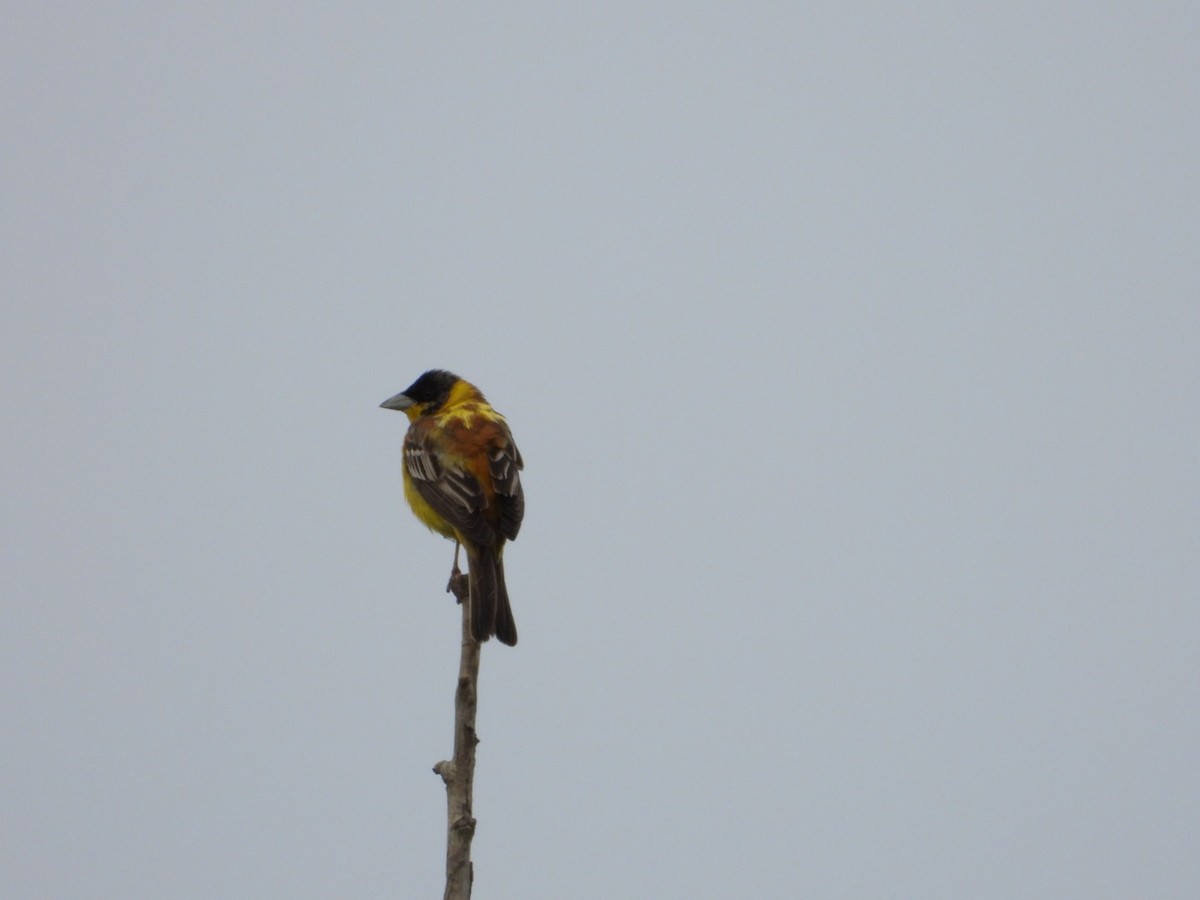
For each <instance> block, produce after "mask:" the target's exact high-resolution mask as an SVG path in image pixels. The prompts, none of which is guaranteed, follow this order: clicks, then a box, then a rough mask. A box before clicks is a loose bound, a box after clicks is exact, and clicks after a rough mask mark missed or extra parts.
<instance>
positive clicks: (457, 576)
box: [446, 564, 471, 603]
mask: <svg viewBox="0 0 1200 900" xmlns="http://www.w3.org/2000/svg"><path fill="white" fill-rule="evenodd" d="M470 590H471V587H470V583H469V582H468V580H467V576H466V575H464V574H463V573H462V572H461V571H460V570H459V568H458V565H457V564H456V565H455V566H454V569H453V570H451V572H450V581H449V582H447V583H446V593H447V594H453V595H454V599H455V601H456V602H458V603H462V602H463V600H465V599H466V598H467V597H468V596H469V594H470Z"/></svg>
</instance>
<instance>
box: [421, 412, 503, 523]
mask: <svg viewBox="0 0 1200 900" xmlns="http://www.w3.org/2000/svg"><path fill="white" fill-rule="evenodd" d="M404 468H405V470H406V471H407V472H408V476H409V478H410V479H411V480H412V484H413V487H415V488H416V489H417V493H418V494H420V495H421V498H422V499H423V500H424V501H425V502H426V503H428V504H429V505H430V506H431V507H432V508H433V510H434V512H436V513H437V514H438V515H439V516H441V517H442V518H443V519H445V520H446V521H447V522H449V523H450V524H451V525H452V526H453V527H454V528H455V529H457V530H458V531H459V532H460V533H461V534H462V535H463V536H465V537H466V538H467V539H469V540H471V541H474V542H475V543H477V544H481V545H483V546H490V545H491V544H494V543H495V542H496V532H495V531H494V530H493V529H492V526H491V525H490V524H489V523H488V520H487V519H486V518H485V517H484V514H483V510H484V506H485V498H484V495H483V488H482V487H481V486H480V484H479V481H478V480H477V479H476V478H475V476H474V475H472V474H471V473H470V472H469V471H467V470H466V469H460V468H455V467H452V466H448V465H445V464H444V463H443V462H442V461H441V460H440V459H439V456H438V454H437V453H436V452H435V451H434V448H433V447H432V446H431V444H430V442H429V441H428V439H426V438H425V436H423V435H422V434H421V433H419V432H418V433H413V431H410V432H409V434H408V436H407V437H405V439H404Z"/></svg>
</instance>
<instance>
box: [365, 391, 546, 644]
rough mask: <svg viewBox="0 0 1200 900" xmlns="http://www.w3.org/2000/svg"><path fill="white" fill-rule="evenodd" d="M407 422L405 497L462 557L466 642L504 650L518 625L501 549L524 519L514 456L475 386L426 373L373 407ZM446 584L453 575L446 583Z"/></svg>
mask: <svg viewBox="0 0 1200 900" xmlns="http://www.w3.org/2000/svg"><path fill="white" fill-rule="evenodd" d="M379 405H380V406H381V407H382V408H383V409H394V410H398V411H400V412H403V413H404V414H405V415H406V416H408V421H409V423H410V424H409V426H408V432H407V434H405V436H404V451H403V460H404V462H403V476H404V497H405V499H406V500H407V501H408V505H409V506H410V507H412V511H413V514H414V515H415V516H416V517H417V519H418V520H419V521H420V522H421V523H422V524H423V525H425V526H426V527H428V528H429V529H430V530H431V531H433V532H436V533H437V534H440V535H443V536H445V537H447V538H449V539H450V540H452V541H454V542H455V545H454V574H457V573H458V548H459V545H460V544H461V545H462V547H463V548H464V549H465V550H466V552H467V565H468V567H469V568H468V571H467V576H468V583H469V585H470V626H471V635H472V637H474V639H475V640H476V641H478V642H479V643H481V644H482V643H483V642H484V641H486V640H488V638H490V637H491V636H492V635H495V636H496V637H497V638H498V639H499V640H500V642H501V643H503V644H508V645H509V646H510V647H511V646H515V645H516V643H517V625H516V622H515V621H513V614H512V608H511V607H510V606H509V602H508V588H507V587H506V586H505V583H504V544H505V543H506V542H507V541H511V540H514V539H516V536H517V532H519V531H520V530H521V520H522V519H523V518H524V516H525V492H524V490H523V489H522V487H521V475H520V473H521V470H522V469H523V468H524V467H525V463H524V461H523V460H522V459H521V452H520V451H519V450H518V449H517V445H516V442H514V441H513V436H512V432H511V431H510V430H509V427H508V423H507V422H506V421H505V418H504V416H502V415H500V413H498V412H496V410H494V409H492V407H491V405H490V404H489V403H488V402H487V399H486V398H485V397H484V396H483V393H482V392H481V391H480V390H479V388H477V387H475V385H473V384H471V383H470V382H468V381H464V380H463V379H462V378H459V377H458V376H457V375H455V374H454V373H453V372H448V371H446V370H444V369H431V370H430V371H428V372H426V373H424V374H423V375H421V377H420V378H418V379H417V380H416V381H414V382H413V383H412V384H411V385H409V386H408V387H406V388H405V389H404V390H403V391H401V392H400V393H399V394H396V395H395V396H394V397H389V398H388V399H387V400H384V401H383V403H381V404H379ZM452 578H453V576H452Z"/></svg>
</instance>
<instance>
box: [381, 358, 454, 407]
mask: <svg viewBox="0 0 1200 900" xmlns="http://www.w3.org/2000/svg"><path fill="white" fill-rule="evenodd" d="M459 380H460V379H459V377H458V376H457V375H455V374H454V373H453V372H447V371H445V370H444V369H430V370H429V371H428V372H426V373H425V374H424V375H422V376H421V377H420V378H418V379H417V380H416V381H414V382H413V383H412V384H410V385H409V386H408V387H406V388H405V389H404V390H403V391H401V392H400V393H399V394H397V395H396V396H395V397H391V398H389V399H387V400H384V401H383V403H381V404H379V405H380V406H382V407H383V408H384V409H397V410H402V411H403V412H405V413H408V416H409V418H410V419H415V418H416V416H417V415H422V414H425V413H429V412H433V411H434V410H436V409H437V408H438V407H439V406H441V405H442V404H443V403H445V402H446V400H447V399H449V397H450V391H451V389H452V388H453V387H454V385H456V384H458V382H459Z"/></svg>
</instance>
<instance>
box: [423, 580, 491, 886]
mask: <svg viewBox="0 0 1200 900" xmlns="http://www.w3.org/2000/svg"><path fill="white" fill-rule="evenodd" d="M446 590H447V591H448V592H451V593H453V594H454V596H455V598H457V600H458V603H459V605H460V606H462V655H461V656H460V658H459V664H458V687H457V689H456V690H455V692H454V759H453V760H443V761H441V762H439V763H438V764H437V765H435V766H434V767H433V771H434V772H436V773H437V774H438V775H440V776H441V777H442V781H443V782H445V784H446V811H447V831H446V893H445V894H444V895H443V898H444V900H470V896H471V884H472V882H473V881H474V877H475V872H474V869H473V868H472V866H471V839H472V838H473V837H474V836H475V817H474V815H473V814H472V809H473V803H474V782H475V745H476V744H478V743H479V738H477V737H476V736H475V704H476V693H475V692H476V684H477V683H478V680H479V649H480V648H479V644H478V643H476V641H475V639H474V638H473V637H472V636H471V625H470V608H471V604H470V602H469V591H470V588H469V586H468V580H467V578H466V576H464V575H463V574H462V573H461V572H459V570H458V566H457V565H455V567H454V573H453V574H452V575H451V576H450V583H449V584H448V585H447V586H446Z"/></svg>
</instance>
